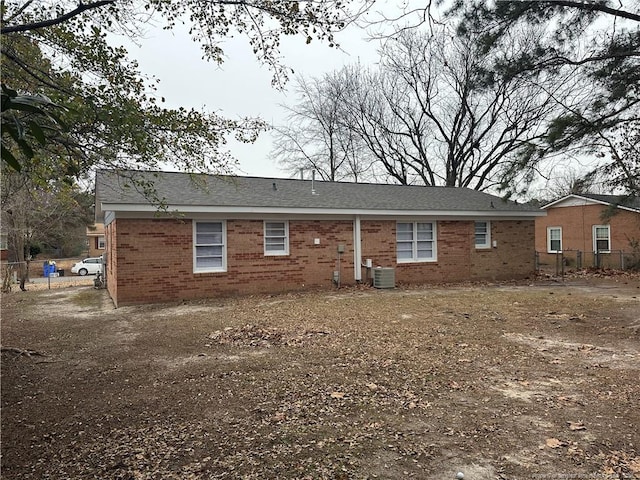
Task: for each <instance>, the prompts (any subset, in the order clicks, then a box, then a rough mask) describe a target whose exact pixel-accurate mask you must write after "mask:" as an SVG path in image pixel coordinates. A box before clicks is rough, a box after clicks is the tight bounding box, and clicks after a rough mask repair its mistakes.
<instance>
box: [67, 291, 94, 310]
mask: <svg viewBox="0 0 640 480" xmlns="http://www.w3.org/2000/svg"><path fill="white" fill-rule="evenodd" d="M101 293H102V292H101V291H100V290H96V289H93V288H91V289H88V288H87V289H82V290H80V291H79V292H78V293H76V294H75V295H74V296H73V297H71V298H70V299H69V300H70V301H71V302H73V303H74V304H75V305H77V306H78V307H96V308H98V307H100V306H101V305H102V294H101Z"/></svg>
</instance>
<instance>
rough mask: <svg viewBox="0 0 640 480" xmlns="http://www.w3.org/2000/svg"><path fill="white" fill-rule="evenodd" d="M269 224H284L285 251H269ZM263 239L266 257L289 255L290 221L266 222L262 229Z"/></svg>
mask: <svg viewBox="0 0 640 480" xmlns="http://www.w3.org/2000/svg"><path fill="white" fill-rule="evenodd" d="M267 223H284V250H270V251H267ZM262 238H263V241H262V244H263V245H262V246H263V250H264V255H265V257H282V256H286V255H289V220H265V221H264V223H263V227H262Z"/></svg>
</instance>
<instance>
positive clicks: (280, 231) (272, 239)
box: [264, 221, 289, 255]
mask: <svg viewBox="0 0 640 480" xmlns="http://www.w3.org/2000/svg"><path fill="white" fill-rule="evenodd" d="M264 254H265V255H289V222H286V221H283V222H272V221H266V222H264Z"/></svg>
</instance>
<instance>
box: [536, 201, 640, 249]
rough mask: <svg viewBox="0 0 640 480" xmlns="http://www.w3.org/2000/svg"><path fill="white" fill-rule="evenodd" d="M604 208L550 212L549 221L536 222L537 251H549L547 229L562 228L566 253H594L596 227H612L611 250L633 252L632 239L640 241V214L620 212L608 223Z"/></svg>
mask: <svg viewBox="0 0 640 480" xmlns="http://www.w3.org/2000/svg"><path fill="white" fill-rule="evenodd" d="M605 212H607V207H605V206H603V205H585V206H575V207H556V208H553V207H552V208H549V209H547V216H546V217H539V218H537V219H536V250H537V251H539V252H546V251H547V227H562V248H563V250H581V251H583V252H592V251H593V226H594V225H610V226H611V228H610V233H611V250H625V251H630V246H629V238H635V239H640V213H634V212H629V211H627V210H621V209H618V213H617V214H616V215H613V216H612V217H610V218H609V219H607V220H603V219H602V214H603V213H605Z"/></svg>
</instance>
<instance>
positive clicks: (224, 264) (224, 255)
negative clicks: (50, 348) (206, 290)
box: [191, 219, 227, 273]
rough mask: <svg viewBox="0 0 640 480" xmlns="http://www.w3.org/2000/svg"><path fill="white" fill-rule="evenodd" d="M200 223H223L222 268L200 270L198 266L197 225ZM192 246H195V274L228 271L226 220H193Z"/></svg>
mask: <svg viewBox="0 0 640 480" xmlns="http://www.w3.org/2000/svg"><path fill="white" fill-rule="evenodd" d="M198 223H222V267H207V268H202V267H201V268H198V267H197V266H196V265H197V263H196V246H197V245H196V225H197V224H198ZM192 224H193V230H192V234H191V235H192V236H191V238H192V246H193V273H220V272H226V271H227V222H226V220H215V219H212V220H193V222H192Z"/></svg>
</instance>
